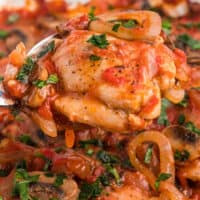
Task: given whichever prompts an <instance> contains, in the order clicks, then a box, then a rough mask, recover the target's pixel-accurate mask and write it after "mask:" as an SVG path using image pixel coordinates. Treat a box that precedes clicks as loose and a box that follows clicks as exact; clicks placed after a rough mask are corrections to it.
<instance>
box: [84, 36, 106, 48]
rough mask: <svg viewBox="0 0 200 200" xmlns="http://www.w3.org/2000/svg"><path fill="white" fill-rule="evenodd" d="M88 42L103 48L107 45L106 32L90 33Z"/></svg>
mask: <svg viewBox="0 0 200 200" xmlns="http://www.w3.org/2000/svg"><path fill="white" fill-rule="evenodd" d="M87 42H88V43H91V44H93V45H94V46H96V47H99V48H101V49H105V48H106V47H107V46H108V45H109V42H108V40H107V39H106V34H101V35H92V36H91V37H90V38H89V39H88V40H87Z"/></svg>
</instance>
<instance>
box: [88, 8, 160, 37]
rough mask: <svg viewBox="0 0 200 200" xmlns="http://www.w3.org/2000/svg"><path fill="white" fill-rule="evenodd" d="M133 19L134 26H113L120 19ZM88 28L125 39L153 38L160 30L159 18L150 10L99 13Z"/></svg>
mask: <svg viewBox="0 0 200 200" xmlns="http://www.w3.org/2000/svg"><path fill="white" fill-rule="evenodd" d="M128 20H134V22H136V24H135V26H131V27H125V26H123V25H120V26H119V27H118V29H117V30H113V26H114V25H115V24H117V23H120V21H128ZM89 29H90V30H92V31H96V32H100V33H102V32H103V33H110V34H111V35H114V36H116V37H119V38H122V39H126V40H154V39H155V38H156V37H157V36H158V35H159V34H160V32H161V18H160V16H159V15H158V14H157V13H155V12H152V11H126V12H112V13H106V14H103V15H100V16H98V17H97V19H96V20H93V21H91V22H90V25H89Z"/></svg>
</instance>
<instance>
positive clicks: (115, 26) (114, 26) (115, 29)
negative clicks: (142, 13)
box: [112, 24, 121, 32]
mask: <svg viewBox="0 0 200 200" xmlns="http://www.w3.org/2000/svg"><path fill="white" fill-rule="evenodd" d="M120 26H121V24H114V25H113V27H112V31H114V32H118V29H119V27H120Z"/></svg>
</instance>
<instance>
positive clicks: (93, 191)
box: [78, 179, 102, 200]
mask: <svg viewBox="0 0 200 200" xmlns="http://www.w3.org/2000/svg"><path fill="white" fill-rule="evenodd" d="M101 192H102V186H101V183H100V180H99V179H97V180H96V181H95V182H94V183H86V182H84V183H83V184H82V185H81V192H80V194H79V198H78V199H79V200H89V199H93V198H96V197H98V196H99V195H100V194H101Z"/></svg>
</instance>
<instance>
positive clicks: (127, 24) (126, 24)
mask: <svg viewBox="0 0 200 200" xmlns="http://www.w3.org/2000/svg"><path fill="white" fill-rule="evenodd" d="M137 24H138V22H137V21H136V20H132V19H130V20H128V21H127V22H122V26H123V27H125V28H134V27H135V26H136V25H137Z"/></svg>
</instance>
